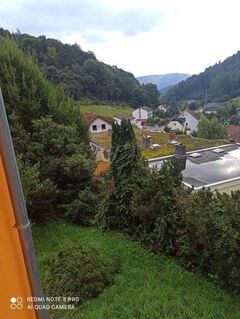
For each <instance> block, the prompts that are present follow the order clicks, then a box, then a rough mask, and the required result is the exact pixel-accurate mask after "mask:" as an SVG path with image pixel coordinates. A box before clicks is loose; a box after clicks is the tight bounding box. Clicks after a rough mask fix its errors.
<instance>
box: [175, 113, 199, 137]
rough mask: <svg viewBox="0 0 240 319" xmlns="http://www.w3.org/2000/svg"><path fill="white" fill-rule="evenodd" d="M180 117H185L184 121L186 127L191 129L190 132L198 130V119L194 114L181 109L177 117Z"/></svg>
mask: <svg viewBox="0 0 240 319" xmlns="http://www.w3.org/2000/svg"><path fill="white" fill-rule="evenodd" d="M182 117H185V119H186V123H187V124H188V125H187V127H188V128H189V129H190V130H191V132H193V131H197V130H198V120H197V119H196V118H195V117H194V116H192V115H191V114H190V113H188V112H186V111H183V112H181V114H180V115H179V117H178V118H182Z"/></svg>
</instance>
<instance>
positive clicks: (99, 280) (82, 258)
mask: <svg viewBox="0 0 240 319" xmlns="http://www.w3.org/2000/svg"><path fill="white" fill-rule="evenodd" d="M119 269H120V261H119V259H116V260H114V261H113V262H110V263H108V264H107V263H106V262H103V261H102V260H101V259H100V257H99V254H98V253H97V251H96V250H95V249H93V248H88V249H86V248H83V247H73V248H70V249H67V250H64V251H62V252H60V253H59V254H58V255H57V256H56V257H55V258H53V259H51V260H50V261H49V270H48V278H47V280H46V281H45V282H44V288H45V292H46V294H47V295H49V296H60V297H61V296H62V297H63V296H68V297H79V302H78V303H79V304H82V303H83V302H84V301H86V300H88V299H91V298H94V297H97V296H98V295H99V294H100V293H101V292H102V291H103V290H104V289H105V288H106V287H108V286H110V285H111V284H112V283H113V279H114V275H115V274H116V272H117V271H119Z"/></svg>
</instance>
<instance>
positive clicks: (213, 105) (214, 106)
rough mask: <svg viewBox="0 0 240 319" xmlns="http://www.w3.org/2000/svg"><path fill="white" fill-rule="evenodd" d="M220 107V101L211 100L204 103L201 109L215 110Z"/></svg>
mask: <svg viewBox="0 0 240 319" xmlns="http://www.w3.org/2000/svg"><path fill="white" fill-rule="evenodd" d="M220 107H221V104H220V103H216V102H213V103H208V104H206V105H204V107H203V109H204V111H212V112H213V111H217V110H218V109H219V108H220Z"/></svg>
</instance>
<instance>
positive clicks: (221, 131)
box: [198, 115, 226, 139]
mask: <svg viewBox="0 0 240 319" xmlns="http://www.w3.org/2000/svg"><path fill="white" fill-rule="evenodd" d="M198 137H201V138H205V139H218V138H225V137H226V130H225V127H224V125H223V124H222V123H220V122H219V120H218V119H217V118H216V117H213V118H212V119H208V118H207V117H206V116H205V115H202V116H201V117H200V120H199V123H198Z"/></svg>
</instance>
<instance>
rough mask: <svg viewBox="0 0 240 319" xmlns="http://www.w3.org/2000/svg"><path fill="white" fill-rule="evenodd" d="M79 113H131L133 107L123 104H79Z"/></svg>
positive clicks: (112, 114)
mask: <svg viewBox="0 0 240 319" xmlns="http://www.w3.org/2000/svg"><path fill="white" fill-rule="evenodd" d="M80 111H81V113H87V112H90V113H95V114H98V115H105V116H117V115H131V114H132V111H133V109H132V108H131V107H130V106H125V105H119V106H118V105H82V104H80Z"/></svg>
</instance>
